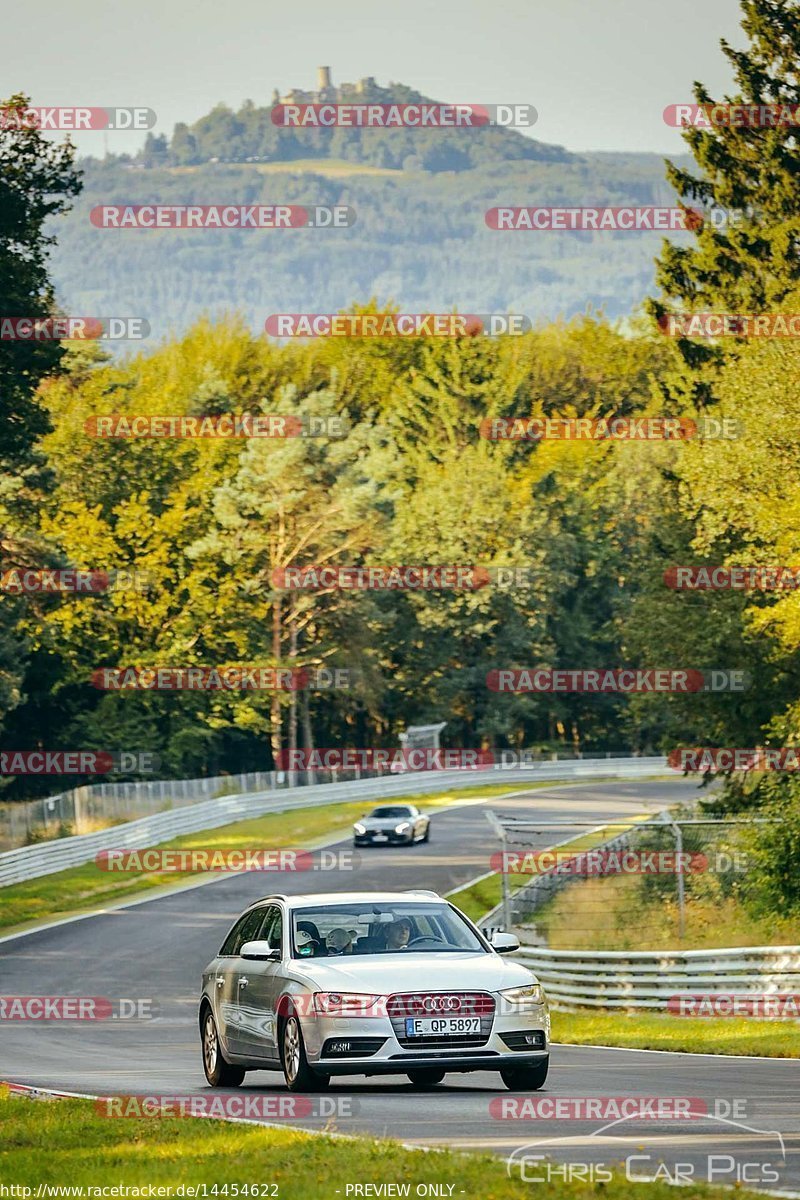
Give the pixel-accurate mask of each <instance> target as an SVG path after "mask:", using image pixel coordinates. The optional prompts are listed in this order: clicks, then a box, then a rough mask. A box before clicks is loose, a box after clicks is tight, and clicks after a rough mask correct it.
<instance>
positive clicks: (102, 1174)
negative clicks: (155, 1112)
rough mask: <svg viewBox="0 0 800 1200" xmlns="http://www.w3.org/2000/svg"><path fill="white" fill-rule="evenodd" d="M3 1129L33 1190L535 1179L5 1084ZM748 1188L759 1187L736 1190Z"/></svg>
mask: <svg viewBox="0 0 800 1200" xmlns="http://www.w3.org/2000/svg"><path fill="white" fill-rule="evenodd" d="M0 1126H1V1127H2V1130H3V1137H2V1142H1V1143H0V1179H2V1180H3V1182H4V1183H5V1184H6V1185H12V1184H13V1185H16V1186H17V1187H28V1188H31V1189H32V1193H31V1194H32V1195H35V1191H36V1188H37V1187H38V1186H39V1185H40V1184H42V1185H45V1184H50V1185H56V1186H58V1185H61V1186H74V1187H97V1186H103V1185H119V1184H122V1185H123V1186H127V1187H142V1186H147V1185H151V1186H153V1187H165V1188H170V1189H175V1188H176V1187H178V1186H179V1185H184V1187H192V1186H197V1185H201V1184H205V1185H206V1188H207V1189H208V1191H207V1194H208V1195H209V1196H213V1194H214V1193H213V1192H212V1191H211V1189H212V1188H213V1186H214V1185H215V1184H216V1185H217V1186H218V1187H219V1188H222V1187H223V1186H224V1185H225V1184H239V1185H242V1184H251V1185H252V1184H263V1185H269V1184H275V1185H277V1188H276V1189H275V1191H274V1193H273V1190H272V1189H271V1188H268V1187H265V1188H264V1189H263V1190H259V1191H258V1192H256V1195H257V1196H261V1195H265V1196H269V1195H272V1194H275V1195H276V1196H277V1197H278V1200H316V1198H317V1197H320V1198H322V1197H330V1198H331V1200H334V1198H336V1197H339V1198H340V1200H344V1196H345V1186H346V1184H348V1183H351V1184H359V1183H360V1184H366V1183H371V1184H380V1183H386V1182H391V1183H393V1184H396V1183H406V1184H410V1194H411V1195H414V1194H415V1192H416V1187H417V1185H419V1184H434V1183H436V1184H439V1185H441V1184H445V1185H447V1184H451V1185H453V1190H452V1195H453V1196H455V1197H459V1198H461V1197H464V1198H465V1200H523V1198H525V1200H530V1197H531V1185H530V1184H529V1183H522V1182H521V1181H520V1180H519V1179H509V1178H508V1175H507V1174H506V1168H505V1166H504V1164H503V1163H502V1161H501V1160H500V1159H499V1158H494V1157H492V1156H490V1155H488V1154H456V1153H452V1152H449V1151H441V1152H438V1153H435V1154H423V1153H419V1152H415V1151H413V1150H406V1149H404V1148H403V1147H401V1146H400V1145H398V1143H396V1142H390V1141H385V1140H376V1139H371V1138H353V1139H350V1138H347V1139H345V1138H331V1137H327V1136H325V1135H321V1136H317V1135H311V1134H307V1133H300V1132H296V1131H294V1130H290V1129H275V1128H265V1127H264V1126H253V1127H248V1126H245V1125H231V1124H225V1123H223V1122H221V1121H210V1120H197V1119H191V1118H187V1119H184V1120H179V1119H151V1120H135V1119H114V1120H109V1119H107V1118H105V1117H102V1116H100V1115H99V1113H97V1112H96V1111H95V1109H94V1105H93V1104H92V1103H91V1102H90V1101H85V1100H83V1101H81V1100H61V1101H54V1102H47V1101H31V1100H27V1099H20V1098H16V1097H14V1098H9V1097H8V1096H7V1095H6V1096H3V1094H2V1092H0ZM168 1194H169V1193H168ZM217 1194H223V1193H217ZM228 1194H229V1195H231V1194H233V1193H232V1192H230V1193H228ZM239 1194H240V1195H241V1192H240V1193H239ZM750 1194H751V1195H752V1193H750ZM536 1195H537V1197H538V1198H539V1200H557V1198H559V1197H564V1196H567V1197H570V1198H572V1200H588V1198H589V1197H600V1196H603V1197H606V1198H607V1200H641V1197H642V1190H641V1184H637V1183H630V1182H628V1181H626V1180H624V1179H620V1178H617V1179H615V1180H614V1181H613V1182H611V1183H603V1184H590V1183H574V1184H565V1183H563V1182H553V1183H541V1184H537V1185H536ZM647 1195H648V1197H649V1198H650V1200H675V1192H674V1189H670V1188H669V1186H668V1185H667V1184H665V1183H654V1184H650V1185H649V1191H648V1193H647ZM729 1195H730V1193H729V1192H726V1191H725V1190H723V1189H722V1188H713V1187H707V1186H703V1185H697V1186H693V1187H692V1188H691V1189H690V1191H689V1196H690V1198H691V1197H693V1196H702V1197H707V1198H708V1200H725V1198H726V1197H728V1196H729ZM737 1195H741V1196H747V1195H748V1193H746V1192H739V1191H738V1189H737ZM23 1196H24V1194H23Z"/></svg>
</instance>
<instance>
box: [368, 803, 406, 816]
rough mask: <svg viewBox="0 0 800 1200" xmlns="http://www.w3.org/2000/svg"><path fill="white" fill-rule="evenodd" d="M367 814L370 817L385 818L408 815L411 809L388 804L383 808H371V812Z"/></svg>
mask: <svg viewBox="0 0 800 1200" xmlns="http://www.w3.org/2000/svg"><path fill="white" fill-rule="evenodd" d="M369 815H370V816H371V817H386V818H399V817H410V816H411V810H410V809H408V808H400V807H398V806H397V805H394V806H392V805H388V806H384V807H383V808H373V810H372V812H371V813H370V814H369Z"/></svg>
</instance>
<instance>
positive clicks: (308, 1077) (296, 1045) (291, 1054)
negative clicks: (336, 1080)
mask: <svg viewBox="0 0 800 1200" xmlns="http://www.w3.org/2000/svg"><path fill="white" fill-rule="evenodd" d="M281 1066H282V1067H283V1075H284V1078H285V1080H286V1086H287V1087H288V1089H289V1091H290V1092H322V1091H324V1090H325V1088H326V1087H327V1086H328V1084H329V1083H330V1081H331V1077H330V1075H318V1074H317V1072H316V1071H313V1070H312V1069H311V1067H310V1066H309V1065H308V1059H307V1058H306V1048H305V1045H304V1044H303V1031H302V1029H301V1028H300V1022H299V1020H298V1019H297V1017H296V1016H295V1014H294V1013H290V1014H289V1016H288V1017H287V1018H286V1020H285V1022H284V1024H283V1029H282V1031H281Z"/></svg>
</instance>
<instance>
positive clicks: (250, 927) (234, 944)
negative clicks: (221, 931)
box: [219, 908, 264, 958]
mask: <svg viewBox="0 0 800 1200" xmlns="http://www.w3.org/2000/svg"><path fill="white" fill-rule="evenodd" d="M263 920H264V909H263V908H254V909H253V911H252V912H248V913H245V914H244V916H243V917H241V918H240V919H239V920H238V921H237V922H236V924H235V925H234V927H233V929H232V930H231V931H230V933H229V934H228V936H227V937H226V939H225V941H224V942H223V944H222V949H221V950H220V952H219V953H220V957H221V958H228V957H230V956H231V955H235V954H238V953H239V951H240V950H241V948H242V946H243V945H244V943H245V942H252V940H253V938H254V937H255V936H256V935H257V933H258V930H259V928H260V927H261V924H262V922H263Z"/></svg>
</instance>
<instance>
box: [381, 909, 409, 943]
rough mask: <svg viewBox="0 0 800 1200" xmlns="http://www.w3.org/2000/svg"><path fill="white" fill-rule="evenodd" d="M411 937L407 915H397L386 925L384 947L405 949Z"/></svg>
mask: <svg viewBox="0 0 800 1200" xmlns="http://www.w3.org/2000/svg"><path fill="white" fill-rule="evenodd" d="M410 938H411V922H410V921H409V919H408V917H398V919H397V920H396V921H392V923H391V925H387V927H386V949H387V950H405V948H406V946H407V945H408V943H409V940H410Z"/></svg>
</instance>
